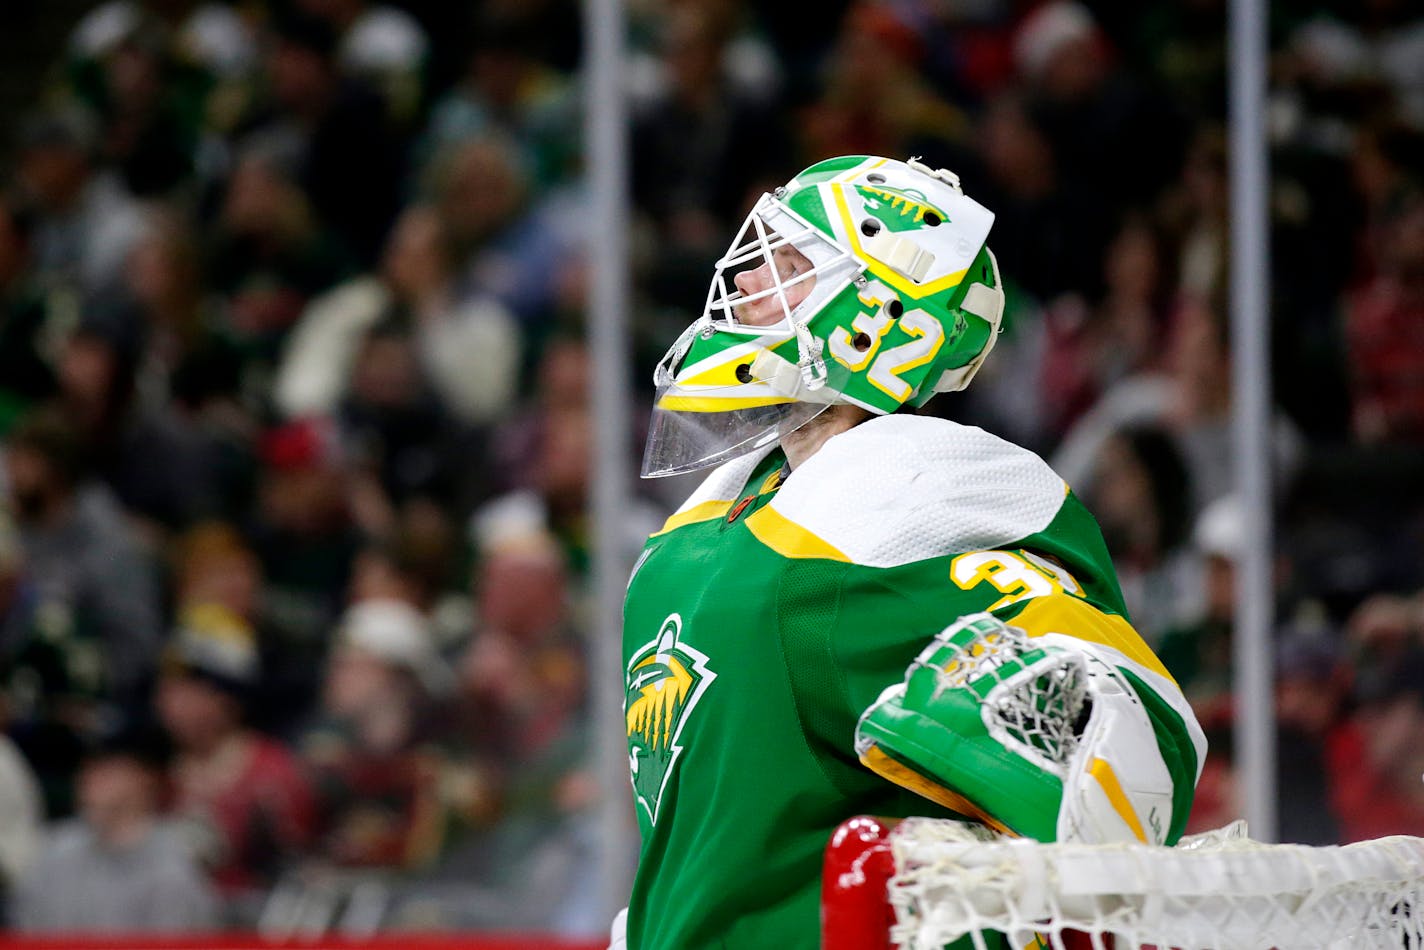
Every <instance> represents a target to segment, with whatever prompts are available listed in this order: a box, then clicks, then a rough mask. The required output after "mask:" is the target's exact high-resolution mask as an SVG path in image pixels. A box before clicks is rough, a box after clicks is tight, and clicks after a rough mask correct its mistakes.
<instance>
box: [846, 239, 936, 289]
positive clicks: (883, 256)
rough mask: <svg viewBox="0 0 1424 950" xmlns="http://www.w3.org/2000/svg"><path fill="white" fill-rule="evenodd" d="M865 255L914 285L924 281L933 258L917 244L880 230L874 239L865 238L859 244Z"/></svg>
mask: <svg viewBox="0 0 1424 950" xmlns="http://www.w3.org/2000/svg"><path fill="white" fill-rule="evenodd" d="M861 246H862V247H864V248H865V253H867V254H869V255H870V256H871V257H873V258H875V259H876V260H878V261H880V262H882V263H884V264H886V265H887V266H889V267H892V268H894V269H895V270H897V271H899V272H900V273H901V274H903V275H905V276H906V277H908V278H910V279H911V280H913V281H914V282H915V283H917V284H918V283H919V282H920V281H922V280H924V279H925V275H926V274H928V273H929V272H930V268H931V267H933V266H934V261H935V256H934V255H933V254H931V253H930V252H929V251H927V250H925V249H924V248H923V247H920V245H919V244H917V243H915V242H914V241H912V240H910V239H909V238H907V237H903V236H902V235H899V234H892V233H890V231H889V230H887V229H885V228H881V229H880V230H879V231H877V232H875V236H874V237H869V238H866V239H865V241H864V242H863V243H862V244H861Z"/></svg>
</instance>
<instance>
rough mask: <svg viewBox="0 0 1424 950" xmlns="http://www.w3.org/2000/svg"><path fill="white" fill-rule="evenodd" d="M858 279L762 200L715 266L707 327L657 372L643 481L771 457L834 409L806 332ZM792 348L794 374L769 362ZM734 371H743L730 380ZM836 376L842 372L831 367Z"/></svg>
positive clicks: (823, 365)
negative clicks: (771, 450) (759, 454)
mask: <svg viewBox="0 0 1424 950" xmlns="http://www.w3.org/2000/svg"><path fill="white" fill-rule="evenodd" d="M859 273H860V267H859V265H858V264H857V262H856V260H855V258H853V257H851V256H850V255H849V254H848V253H846V252H845V251H844V250H842V249H841V248H840V247H838V246H836V245H835V244H834V243H832V242H831V241H829V240H827V239H826V238H825V237H824V236H823V235H821V234H820V232H818V231H816V230H815V229H814V228H812V227H811V226H810V225H808V224H806V223H805V222H804V221H802V220H801V219H800V218H799V217H797V216H795V215H794V214H792V213H791V212H790V211H788V210H787V209H786V208H785V206H784V205H782V204H781V203H780V202H779V201H778V200H777V199H776V198H775V197H773V196H771V195H764V196H762V198H761V200H760V201H758V202H757V205H756V207H755V208H754V209H753V210H752V213H751V214H750V215H748V216H747V220H746V222H745V223H744V224H743V225H742V228H741V231H740V232H738V234H737V238H736V240H735V241H733V242H732V246H731V247H730V248H729V249H728V250H727V253H726V254H724V255H723V256H722V258H721V260H719V261H718V262H717V270H716V273H715V274H714V275H713V278H712V285H711V287H710V288H709V289H708V292H707V301H706V305H705V306H704V308H703V312H702V317H701V318H700V319H699V320H698V321H697V322H696V323H694V324H693V325H692V326H690V327H688V328H687V330H686V331H684V332H683V334H682V336H681V337H680V338H679V339H678V341H677V342H676V343H674V344H673V346H672V348H671V349H669V350H668V352H667V355H665V356H664V357H663V359H662V360H661V361H660V362H659V363H658V367H657V370H656V371H655V373H654V383H655V386H656V397H655V401H654V409H653V418H652V422H651V424H650V426H649V430H648V442H647V448H646V450H645V452H644V454H643V468H642V474H643V477H645V478H652V477H656V476H660V475H679V474H682V473H685V472H692V471H696V470H698V469H701V468H707V467H709V466H712V465H717V464H720V463H722V462H725V461H727V460H729V459H733V458H736V457H737V456H739V455H744V454H746V453H748V452H753V451H755V450H757V449H760V448H764V447H765V446H768V445H770V444H772V443H773V442H776V441H778V440H779V439H781V438H782V437H783V436H785V435H786V434H787V433H790V432H793V431H795V430H796V429H798V428H800V427H801V426H803V425H805V424H806V423H807V422H810V421H811V420H812V419H814V418H815V417H816V416H818V415H820V414H821V413H822V412H824V411H825V409H826V407H827V406H828V405H830V404H831V403H832V402H834V401H836V396H837V393H838V389H837V388H836V386H835V385H834V381H833V380H830V379H829V378H828V369H827V362H826V361H825V360H824V359H823V358H822V354H821V342H820V341H819V340H817V339H815V338H814V337H813V336H812V335H811V333H810V331H809V330H808V329H807V324H808V323H809V322H810V320H811V318H812V317H813V316H814V315H815V314H816V313H817V312H818V311H819V310H820V309H821V307H823V306H824V305H825V303H826V302H827V301H828V300H830V299H832V298H833V297H835V296H836V295H837V294H838V293H840V291H841V290H842V289H843V288H844V287H845V285H846V284H847V283H849V282H850V281H851V280H853V279H854V278H855V277H856V276H857V275H858V274H859ZM792 338H794V339H795V340H796V354H797V359H796V362H792V361H791V360H789V359H786V358H784V357H783V356H781V355H778V354H776V353H773V352H772V348H773V347H778V346H781V345H782V344H785V343H787V341H789V340H790V339H792ZM699 343H705V344H707V345H705V346H701V347H699V345H698V344H699ZM787 349H788V348H787V347H781V352H782V353H785V352H786V351H787ZM732 365H736V366H739V367H745V371H744V372H743V373H742V375H741V376H739V377H737V378H735V379H734V378H733V377H732V375H731V373H730V372H729V371H728V367H729V366H732ZM830 367H831V369H830V371H829V372H831V373H835V372H839V371H840V367H839V364H836V363H835V362H834V361H831V363H830ZM719 370H720V372H719Z"/></svg>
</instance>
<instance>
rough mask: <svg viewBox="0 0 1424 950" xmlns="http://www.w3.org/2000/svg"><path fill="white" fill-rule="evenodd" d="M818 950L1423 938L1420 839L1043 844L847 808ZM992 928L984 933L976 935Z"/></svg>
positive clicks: (1101, 949) (1387, 942)
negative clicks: (1314, 843) (1330, 843)
mask: <svg viewBox="0 0 1424 950" xmlns="http://www.w3.org/2000/svg"><path fill="white" fill-rule="evenodd" d="M822 906H823V912H822V948H823V950H851V948H854V950H873V948H890V947H899V948H901V950H930V948H934V950H939V948H940V947H943V946H944V945H946V944H948V943H950V942H952V941H954V940H956V939H959V938H961V937H965V936H968V938H969V945H972V946H974V947H975V948H976V950H995V948H997V947H999V946H1000V945H1001V941H1000V940H999V939H998V938H997V937H994V936H993V934H1003V935H1006V936H1007V937H1008V946H1010V947H1012V948H1015V950H1018V948H1023V947H1026V946H1027V947H1052V948H1055V950H1080V948H1088V947H1092V948H1097V950H1128V948H1133V950H1136V948H1140V947H1155V948H1161V950H1165V948H1179V950H1267V948H1280V950H1297V948H1300V950H1304V948H1311V950H1326V948H1329V950H1336V948H1339V950H1344V948H1347V947H1348V948H1376V947H1378V948H1386V947H1388V948H1393V950H1398V948H1414V950H1420V948H1424V838H1410V837H1402V836H1400V837H1390V838H1380V839H1378V840H1375V841H1366V842H1360V843H1358V844H1351V845H1344V846H1341V847H1307V846H1304V845H1268V844H1262V843H1260V842H1256V841H1252V840H1250V839H1249V838H1247V837H1246V834H1245V826H1244V824H1243V823H1241V822H1237V823H1234V824H1232V825H1229V826H1227V827H1226V828H1223V829H1220V830H1217V831H1213V832H1208V833H1206V834H1202V835H1195V836H1191V837H1188V838H1185V839H1183V840H1182V842H1181V843H1180V844H1178V845H1177V846H1176V847H1174V848H1166V847H1152V846H1148V845H1138V844H1131V845H1127V844H1114V845H1082V844H1040V843H1038V842H1034V841H1026V840H1022V839H1008V838H1003V837H1001V836H998V835H996V834H995V833H994V832H992V831H990V830H989V829H987V828H984V827H982V826H979V825H971V824H965V823H961V822H951V821H938V820H935V819H929V818H909V819H906V820H904V821H902V822H900V823H898V824H897V825H895V826H894V827H893V829H892V828H891V827H890V826H889V825H887V824H885V823H882V822H880V821H878V820H876V819H872V818H863V817H862V818H855V819H852V820H850V821H848V822H846V823H844V824H843V825H842V826H841V827H840V828H839V829H838V830H837V832H836V835H835V837H834V838H833V839H832V842H831V844H830V846H829V847H828V849H827V852H826V876H825V880H824V882H823V905H822ZM986 934H988V936H986Z"/></svg>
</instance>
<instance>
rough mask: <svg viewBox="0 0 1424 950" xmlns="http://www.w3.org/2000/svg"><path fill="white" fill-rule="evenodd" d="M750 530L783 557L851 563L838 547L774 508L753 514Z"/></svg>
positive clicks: (768, 507)
mask: <svg viewBox="0 0 1424 950" xmlns="http://www.w3.org/2000/svg"><path fill="white" fill-rule="evenodd" d="M747 528H748V529H749V530H750V531H751V533H752V534H754V535H755V536H756V539H757V540H758V541H760V542H761V543H762V544H765V545H766V546H767V547H769V548H771V549H772V550H773V551H775V552H776V553H777V554H780V555H781V556H782V557H795V558H823V559H825V560H829V561H847V562H848V561H850V558H848V557H846V556H845V554H844V553H842V552H841V551H840V550H839V549H838V548H836V547H834V546H833V545H831V544H828V543H827V542H825V541H823V540H821V539H820V538H819V537H817V536H816V535H814V534H812V533H811V532H810V531H808V530H806V529H805V528H803V527H801V526H800V525H799V524H797V523H796V522H794V521H792V520H791V519H790V518H788V517H786V516H785V515H783V514H782V513H781V512H779V511H777V510H776V509H775V508H773V507H772V506H771V505H766V506H765V507H763V508H762V509H761V510H760V511H758V512H756V513H755V514H753V515H750V516H749V517H748V518H747Z"/></svg>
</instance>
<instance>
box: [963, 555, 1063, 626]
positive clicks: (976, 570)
mask: <svg viewBox="0 0 1424 950" xmlns="http://www.w3.org/2000/svg"><path fill="white" fill-rule="evenodd" d="M949 573H950V577H951V578H952V579H953V580H954V582H955V583H956V584H958V585H959V586H960V587H961V588H963V589H964V590H969V589H970V588H972V587H975V586H977V585H979V584H981V583H984V582H985V581H987V582H988V583H989V584H990V585H992V586H993V587H994V589H995V590H997V591H999V593H1001V594H1003V595H1004V596H1003V597H1000V598H999V599H998V600H996V601H995V602H994V603H993V604H991V605H989V607H988V608H987V609H988V610H990V611H991V612H992V611H995V610H998V609H999V608H1001V607H1007V606H1008V605H1009V604H1014V603H1018V602H1019V601H1021V600H1028V599H1030V598H1033V597H1047V596H1049V595H1052V594H1072V595H1073V596H1075V597H1081V596H1082V595H1083V588H1082V587H1080V586H1079V585H1078V582H1077V581H1076V580H1074V579H1073V575H1072V574H1069V573H1068V571H1066V570H1064V569H1063V567H1062V566H1060V565H1058V564H1055V563H1053V562H1052V561H1050V560H1048V559H1047V558H1044V557H1039V556H1038V555H1037V554H1032V553H1030V552H1028V551H974V552H972V553H969V554H961V555H959V557H957V558H955V559H954V560H953V561H951V562H950V565H949Z"/></svg>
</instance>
